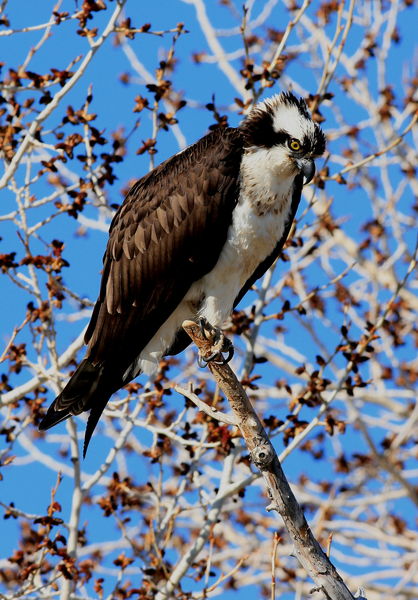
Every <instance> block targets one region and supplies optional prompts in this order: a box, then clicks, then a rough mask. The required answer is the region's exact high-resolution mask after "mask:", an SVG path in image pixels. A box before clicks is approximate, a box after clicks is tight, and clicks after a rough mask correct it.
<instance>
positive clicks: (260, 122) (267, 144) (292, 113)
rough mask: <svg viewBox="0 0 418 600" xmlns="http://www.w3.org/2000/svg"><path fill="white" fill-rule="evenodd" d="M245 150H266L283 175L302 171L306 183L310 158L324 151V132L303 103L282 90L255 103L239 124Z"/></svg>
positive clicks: (311, 172) (310, 173) (311, 168)
mask: <svg viewBox="0 0 418 600" xmlns="http://www.w3.org/2000/svg"><path fill="white" fill-rule="evenodd" d="M240 128H241V131H242V133H243V135H244V140H245V146H246V149H247V151H249V152H253V151H257V150H259V149H264V150H268V154H269V161H270V162H271V163H272V164H273V167H274V169H275V170H276V171H277V172H278V173H282V174H283V175H292V174H296V173H302V174H303V176H304V178H305V181H304V183H305V184H306V183H309V182H310V181H311V180H312V178H313V176H314V175H315V163H314V159H315V158H317V157H318V156H321V154H323V153H324V151H325V135H324V133H323V131H322V129H321V128H320V127H319V125H318V124H317V123H315V122H314V121H313V120H312V118H311V115H310V114H309V111H308V108H307V106H306V103H305V101H304V100H302V98H300V99H299V100H298V99H297V98H296V96H294V95H293V94H290V93H282V94H278V95H276V96H273V97H271V98H268V99H267V100H264V101H263V102H260V103H259V104H257V105H256V106H255V107H254V108H253V109H252V111H251V112H250V113H249V115H248V116H247V118H246V119H245V120H244V121H243V123H242V124H241V126H240Z"/></svg>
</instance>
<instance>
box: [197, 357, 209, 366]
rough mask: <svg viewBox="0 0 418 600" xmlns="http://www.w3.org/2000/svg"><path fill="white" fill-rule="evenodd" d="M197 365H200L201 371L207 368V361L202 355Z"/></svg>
mask: <svg viewBox="0 0 418 600" xmlns="http://www.w3.org/2000/svg"><path fill="white" fill-rule="evenodd" d="M197 364H198V365H199V367H200V368H201V369H204V368H205V367H206V366H207V362H206V360H205V359H204V358H203V356H202V355H201V354H200V353H199V354H198V355H197Z"/></svg>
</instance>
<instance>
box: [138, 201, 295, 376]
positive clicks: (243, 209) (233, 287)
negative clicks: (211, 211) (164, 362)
mask: <svg viewBox="0 0 418 600" xmlns="http://www.w3.org/2000/svg"><path fill="white" fill-rule="evenodd" d="M289 192H290V190H288V194H287V198H283V196H282V197H281V199H280V209H281V210H270V211H268V212H266V213H265V214H261V215H260V214H256V211H255V210H254V208H255V207H254V203H253V201H252V199H251V197H249V196H244V195H241V198H240V200H239V203H238V205H237V207H236V208H235V210H234V215H233V222H232V224H231V226H230V227H229V231H228V238H227V242H226V244H225V246H224V248H223V250H222V252H221V254H220V256H219V260H218V262H217V263H216V265H215V267H214V268H213V269H212V271H210V272H209V273H207V274H206V275H204V276H203V277H202V278H201V279H199V280H198V281H195V282H194V283H193V285H192V286H191V287H190V289H189V291H188V293H187V294H186V296H185V297H184V299H183V300H182V302H181V303H180V304H179V306H178V307H177V308H176V310H175V311H173V313H172V314H171V316H170V317H169V319H167V321H166V322H165V323H164V324H163V325H162V326H161V327H160V329H159V330H158V332H157V333H156V335H155V336H154V337H153V338H152V339H151V341H150V342H149V343H148V344H147V346H146V347H145V348H144V349H143V350H142V352H141V354H140V356H139V357H138V359H137V361H136V365H135V368H134V371H135V373H136V374H138V373H139V372H140V371H141V372H143V373H147V374H152V373H154V372H155V371H156V369H157V368H158V363H159V361H160V359H161V357H162V356H163V354H164V352H165V351H166V350H167V349H168V348H169V347H170V345H171V343H172V342H173V340H174V337H175V334H176V331H177V330H178V329H179V328H180V327H181V324H182V322H183V321H184V320H185V319H194V318H196V317H204V318H205V319H207V320H208V321H209V323H211V324H212V325H214V326H216V327H221V326H222V324H223V323H224V321H225V320H226V319H227V318H228V316H229V315H230V313H231V310H232V307H233V304H234V301H235V298H236V297H237V295H238V293H239V292H240V290H241V289H242V287H243V285H244V284H245V283H246V281H247V280H248V279H249V277H251V275H252V274H253V273H254V271H255V269H256V268H257V267H258V265H259V264H260V263H261V262H262V261H263V260H264V259H265V258H266V257H267V256H268V255H269V254H270V253H271V252H272V251H273V249H274V247H275V246H276V244H277V242H278V240H279V239H280V238H281V236H282V234H283V231H284V227H285V222H286V218H287V215H288V211H289V206H290V202H291V194H290V193H289ZM202 297H203V298H204V301H203V303H202V304H201V306H200V309H199V312H198V314H196V313H195V312H194V311H193V308H192V307H193V304H194V305H196V302H198V301H199V299H200V298H202ZM136 374H135V375H134V376H136Z"/></svg>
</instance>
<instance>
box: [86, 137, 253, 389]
mask: <svg viewBox="0 0 418 600" xmlns="http://www.w3.org/2000/svg"><path fill="white" fill-rule="evenodd" d="M241 148H242V142H241V140H240V133H239V131H238V130H236V129H224V130H216V131H214V132H212V133H210V134H209V135H207V136H205V137H204V138H202V139H201V140H200V141H199V142H197V143H196V144H194V145H193V146H191V147H189V148H187V149H186V150H185V151H183V152H181V153H179V154H178V155H175V156H174V157H172V158H170V159H169V160H168V161H166V162H165V163H162V164H161V165H160V166H159V167H157V168H156V169H154V171H152V172H151V173H149V174H147V175H146V176H145V177H143V178H142V179H141V180H139V181H138V182H137V183H136V184H135V185H134V186H133V187H132V189H131V190H130V192H129V194H128V196H127V197H126V199H125V201H124V203H123V204H122V206H121V207H120V209H119V210H118V212H117V213H116V215H115V217H114V219H113V221H112V224H111V227H110V235H109V241H108V244H107V248H106V252H105V255H104V259H103V260H104V269H103V276H102V283H101V289H100V295H99V299H98V301H97V303H96V305H95V308H94V311H93V315H92V318H91V321H90V324H89V327H88V329H87V332H86V343H88V344H89V347H88V352H87V357H88V359H89V361H90V362H91V363H92V364H93V365H102V364H104V363H107V362H108V361H110V363H111V368H112V370H114V374H115V376H116V379H117V378H118V374H119V376H120V373H122V372H123V371H125V369H127V368H128V366H129V365H130V364H131V362H132V361H133V360H134V359H135V358H136V357H137V356H138V354H139V353H140V351H141V350H142V349H143V348H144V347H145V345H146V344H147V343H148V342H149V340H150V339H151V338H152V337H153V335H154V334H155V333H156V332H157V330H158V329H159V327H160V326H161V325H162V324H163V323H164V321H165V320H166V319H167V318H168V317H169V315H170V314H171V313H172V311H173V310H174V308H175V307H176V306H177V305H178V303H179V302H180V301H181V299H182V298H183V297H184V295H185V294H186V292H187V291H188V289H189V287H190V285H191V284H192V283H193V282H194V281H195V280H197V279H199V278H200V277H202V276H203V275H204V274H205V273H207V272H208V271H210V270H211V269H212V268H213V267H214V265H215V264H216V261H217V260H218V257H219V254H220V252H221V250H222V247H223V245H224V243H225V240H226V235H227V230H228V227H229V225H230V223H231V219H232V211H233V208H234V206H235V204H236V202H237V199H238V194H239V187H238V186H239V166H240V161H241V152H242V149H241ZM120 385H122V383H120Z"/></svg>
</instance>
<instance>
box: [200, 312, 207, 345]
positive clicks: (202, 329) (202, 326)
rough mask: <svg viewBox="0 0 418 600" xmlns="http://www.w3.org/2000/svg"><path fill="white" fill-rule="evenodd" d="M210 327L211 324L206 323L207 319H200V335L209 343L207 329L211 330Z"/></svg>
mask: <svg viewBox="0 0 418 600" xmlns="http://www.w3.org/2000/svg"><path fill="white" fill-rule="evenodd" d="M208 325H209V323H208V322H207V321H206V319H204V318H203V317H200V319H199V327H200V333H201V334H202V337H203V338H204V339H205V340H208V341H209V338H208V336H207V335H206V327H207V328H208V329H209V327H208Z"/></svg>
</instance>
